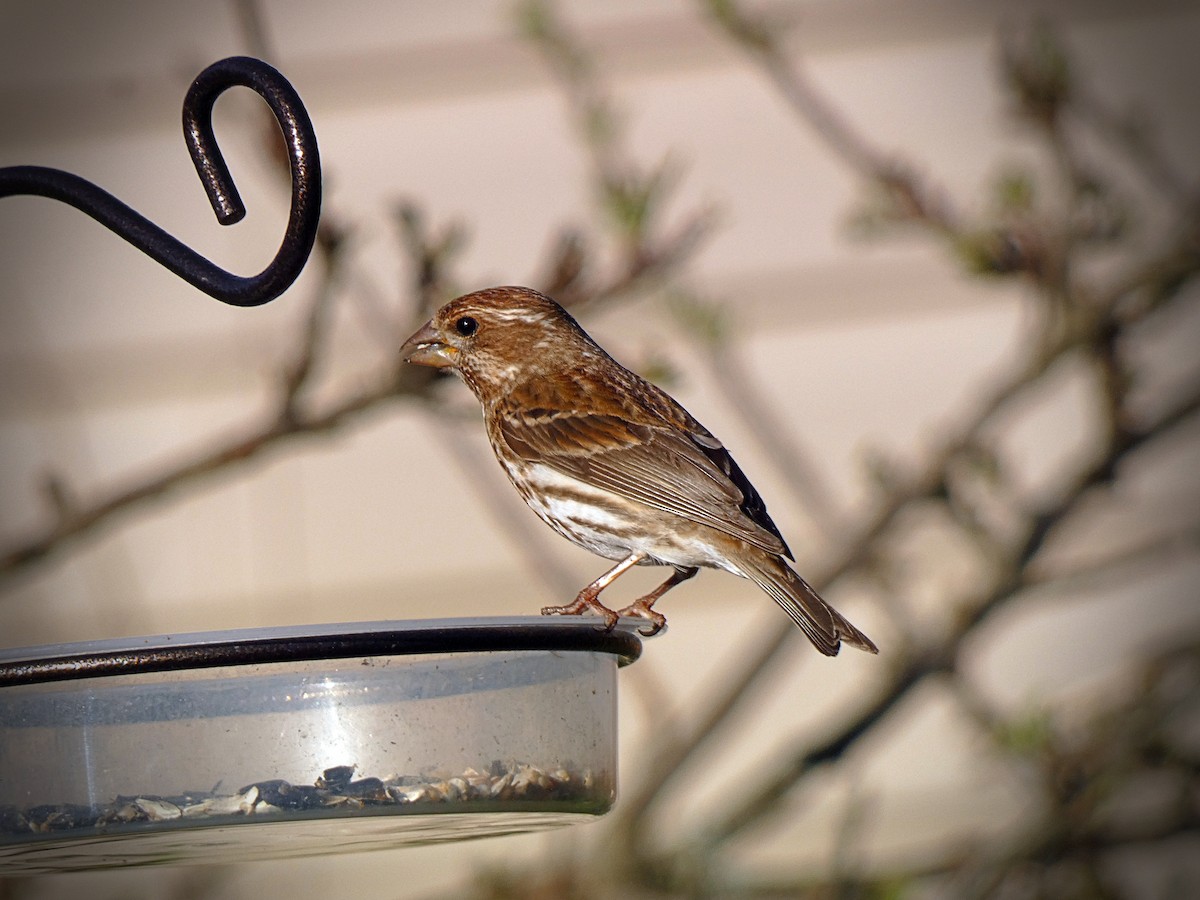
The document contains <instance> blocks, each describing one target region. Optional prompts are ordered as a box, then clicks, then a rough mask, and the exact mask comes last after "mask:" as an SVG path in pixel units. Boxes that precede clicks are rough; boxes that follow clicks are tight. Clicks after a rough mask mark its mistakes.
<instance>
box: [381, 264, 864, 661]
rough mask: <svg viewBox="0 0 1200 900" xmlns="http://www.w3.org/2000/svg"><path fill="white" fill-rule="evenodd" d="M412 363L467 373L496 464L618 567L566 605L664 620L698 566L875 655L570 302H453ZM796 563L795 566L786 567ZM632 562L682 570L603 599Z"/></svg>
mask: <svg viewBox="0 0 1200 900" xmlns="http://www.w3.org/2000/svg"><path fill="white" fill-rule="evenodd" d="M400 352H401V354H402V356H403V358H404V359H405V360H407V361H408V362H410V363H415V364H417V365H422V366H433V367H436V368H448V369H452V370H454V371H455V372H457V373H458V375H459V376H460V377H461V378H462V380H463V381H464V382H466V384H467V386H468V387H469V388H470V389H471V390H472V392H474V394H475V396H476V397H477V398H478V399H479V402H480V404H481V405H482V407H483V419H484V422H485V424H486V426H487V434H488V438H489V439H490V440H491V443H492V449H493V450H494V451H495V453H496V459H498V460H499V461H500V465H501V466H502V467H503V469H504V471H505V473H507V475H508V477H509V480H510V481H512V483H513V485H514V486H515V487H516V489H517V491H518V492H520V494H521V497H522V498H523V499H524V500H525V502H526V503H527V504H528V505H529V507H530V508H531V509H532V510H533V511H534V512H535V513H537V515H538V516H539V517H540V518H541V519H542V521H544V522H545V523H546V524H547V525H549V526H550V527H551V528H553V529H554V530H555V531H557V532H558V533H559V534H561V535H562V536H563V537H565V538H567V539H568V540H570V541H573V542H574V543H576V544H578V545H579V546H581V547H584V548H586V549H588V550H590V551H592V552H593V553H595V554H597V555H599V556H602V557H605V558H606V559H612V560H617V564H616V565H615V566H613V567H612V568H611V569H609V570H608V571H607V572H605V573H604V574H603V575H601V576H600V577H599V578H597V579H596V580H595V581H593V582H592V583H591V584H589V585H588V586H587V587H585V588H584V589H583V590H582V591H580V592H579V596H578V597H576V598H575V600H574V602H572V603H568V604H566V605H565V606H547V607H545V608H544V609H542V614H543V615H556V614H557V615H581V614H583V613H588V612H591V613H596V614H598V615H600V616H603V618H604V624H605V626H606V627H607V628H610V629H611V628H612V627H613V626H614V625H615V624H616V622H617V618H618V616H637V617H640V618H643V619H647V620H649V622H650V628H651V629H652V630H651V631H648V632H645V633H647V634H653V633H655V632H657V631H658V630H659V629H661V628H662V626H663V625H664V624H665V623H666V619H665V618H664V617H663V615H662V614H661V613H659V612H657V611H656V610H654V609H653V606H654V603H655V601H657V600H658V599H659V598H660V597H661V596H662V595H663V594H665V593H666V592H667V591H669V590H670V589H671V588H673V587H674V586H675V585H677V584H679V583H680V582H682V581H686V580H687V579H689V578H691V577H692V576H693V575H695V574H696V572H697V571H699V567H700V566H708V567H711V568H717V569H725V570H726V571H729V572H732V573H733V574H735V575H740V576H741V577H743V578H748V579H750V580H751V581H753V582H754V583H755V584H757V585H758V586H759V587H760V588H762V589H763V590H764V591H766V592H767V594H769V595H770V597H771V599H773V600H774V601H775V602H776V603H778V604H779V605H780V606H781V607H783V610H784V612H786V613H787V614H788V615H789V616H791V617H792V619H793V620H794V621H795V623H796V624H797V625H799V626H800V627H801V628H802V629H804V633H805V634H806V635H808V637H809V639H810V640H811V641H812V642H813V644H814V645H815V646H816V648H817V649H818V650H820V651H821V652H822V653H824V654H826V655H828V656H834V655H836V654H837V652H838V649H839V647H840V646H841V643H842V642H843V641H845V642H846V643H847V644H850V645H851V646H853V647H858V648H859V649H861V650H868V651H870V652H872V653H876V652H878V651H877V649H876V647H875V645H874V644H873V643H871V640H870V638H868V637H867V636H866V635H864V634H863V633H862V632H861V631H859V630H858V629H857V628H855V627H854V626H853V625H851V624H850V623H849V622H848V621H847V620H846V619H845V618H844V617H843V616H842V615H841V614H840V613H838V612H837V610H835V609H833V608H832V607H831V606H829V604H827V603H826V602H825V601H824V600H822V599H821V598H820V597H819V596H818V595H817V593H816V591H814V590H813V589H812V588H811V587H810V586H809V585H808V583H807V582H806V581H805V580H804V579H803V578H801V577H800V576H799V575H797V574H796V573H795V572H794V571H792V569H791V567H790V566H789V565H788V564H787V560H788V559H793V557H792V553H791V551H790V550H789V549H788V546H787V544H786V543H785V542H784V540H783V536H782V535H781V534H780V533H779V529H778V528H776V527H775V523H774V522H772V521H771V517H770V516H769V515H767V508H766V505H765V504H764V503H763V500H762V498H761V497H760V496H759V495H758V491H756V490H755V489H754V486H753V485H751V484H750V482H749V480H748V479H747V478H746V476H745V475H744V474H742V470H741V469H740V468H738V465H737V463H736V462H734V461H733V458H732V457H731V456H730V455H729V453H728V451H726V449H725V447H724V446H722V444H721V442H720V441H719V440H717V439H716V438H715V437H713V435H712V433H711V432H710V431H709V430H708V429H707V428H705V427H704V426H703V425H701V424H700V423H699V422H697V421H696V420H695V419H694V418H693V417H692V416H691V415H690V414H689V413H688V412H687V410H685V409H684V408H683V407H682V406H680V405H679V404H678V403H676V402H675V401H674V400H673V399H672V398H671V397H670V396H668V395H667V394H666V393H665V392H664V391H662V390H660V389H659V388H657V387H655V386H654V385H653V384H651V383H650V382H648V381H646V380H645V379H643V378H641V377H639V376H638V375H635V374H634V373H633V372H631V371H629V370H628V369H626V368H625V367H624V366H622V365H621V364H620V363H618V362H617V361H616V360H614V359H613V358H612V357H611V356H609V355H608V354H607V353H605V352H604V350H602V349H601V348H600V346H599V345H598V344H597V343H596V342H595V341H593V340H592V339H591V338H590V337H588V335H587V334H586V333H585V332H584V330H583V329H582V328H581V327H580V326H579V324H578V323H577V322H576V321H575V320H574V319H573V318H572V317H571V316H570V314H569V313H567V311H566V310H564V309H563V308H562V307H561V306H559V305H558V304H557V303H555V302H554V301H553V300H551V299H550V298H549V297H545V296H543V295H542V294H539V293H538V292H537V291H534V290H531V289H530V288H523V287H498V288H490V289H488V290H483V291H476V292H475V293H472V294H467V295H466V296H463V297H459V298H458V299H457V300H452V301H450V302H449V303H447V304H446V305H445V306H443V307H442V308H441V309H440V310H438V312H437V314H436V315H434V317H433V318H432V319H430V320H429V322H428V323H427V324H426V325H425V326H424V327H422V328H421V329H420V330H419V331H418V332H417V333H416V334H414V335H413V336H412V337H410V338H409V339H408V340H407V341H405V343H404V346H403V347H402V348H401V350H400ZM785 557H786V559H785ZM635 565H660V566H671V567H672V568H673V569H674V572H673V573H672V574H671V577H670V578H668V579H667V580H666V581H664V582H663V583H662V584H661V585H660V586H659V587H657V588H655V589H654V590H653V591H651V592H650V593H648V594H646V596H644V597H641V598H639V599H638V600H636V601H634V602H633V603H632V604H630V605H629V606H626V607H625V608H624V609H622V610H620V611H614V610H612V609H609V608H608V607H607V606H605V605H603V604H602V603H601V602H600V599H599V597H600V593H601V591H603V590H604V589H605V588H606V587H608V585H610V584H611V583H612V582H613V581H614V580H615V579H616V578H617V577H618V576H620V575H621V574H622V573H623V572H625V571H627V570H628V569H629V568H631V567H632V566H635Z"/></svg>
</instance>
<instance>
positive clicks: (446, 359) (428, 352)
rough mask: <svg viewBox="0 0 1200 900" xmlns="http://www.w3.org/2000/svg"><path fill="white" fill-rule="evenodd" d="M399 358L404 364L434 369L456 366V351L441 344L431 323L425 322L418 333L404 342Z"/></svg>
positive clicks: (447, 345) (439, 337)
mask: <svg viewBox="0 0 1200 900" xmlns="http://www.w3.org/2000/svg"><path fill="white" fill-rule="evenodd" d="M400 356H401V358H402V359H403V360H404V361H405V362H409V363H413V364H414V365H417V366H431V367H433V368H435V369H445V368H449V367H452V366H456V365H458V359H457V357H458V350H456V349H455V348H454V347H451V346H450V345H449V344H446V343H443V342H442V340H441V335H440V334H438V332H437V330H436V329H435V328H434V327H433V322H432V321H429V322H426V323H425V324H424V325H423V326H421V330H420V331H418V332H417V333H416V334H414V335H413V336H412V337H410V338H409V339H408V340H407V341H405V342H404V346H402V347H401V348H400Z"/></svg>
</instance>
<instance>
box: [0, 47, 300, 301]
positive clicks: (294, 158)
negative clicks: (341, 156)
mask: <svg viewBox="0 0 1200 900" xmlns="http://www.w3.org/2000/svg"><path fill="white" fill-rule="evenodd" d="M236 86H240V87H248V88H250V89H252V90H253V91H255V92H256V93H258V95H259V96H261V97H262V98H263V99H264V100H265V101H266V102H267V105H268V106H270V107H271V111H272V112H273V113H274V114H275V118H276V120H277V121H278V122H279V126H280V128H282V129H283V136H284V140H285V141H286V143H287V154H288V164H289V166H290V168H291V175H292V205H291V210H290V211H289V213H288V223H287V230H286V231H285V232H284V235H283V243H282V244H280V247H279V251H278V252H277V253H276V254H275V258H274V259H273V260H272V261H271V263H270V264H269V265H268V266H267V267H266V268H265V269H263V270H262V271H261V272H259V273H258V274H257V275H254V276H251V277H244V276H241V275H234V274H233V273H231V272H227V271H226V270H224V269H222V268H221V267H220V266H218V265H216V264H215V263H212V262H210V261H209V260H207V259H205V258H204V257H203V256H201V255H200V254H199V253H197V252H196V251H195V250H193V249H192V248H190V247H188V246H186V245H185V244H183V243H181V242H180V241H179V240H177V239H176V238H174V237H172V236H171V235H169V234H167V232H165V231H163V230H162V229H161V228H159V227H158V226H157V225H155V224H154V223H153V222H151V221H150V220H148V219H146V218H145V217H144V216H142V215H141V214H140V213H138V212H136V211H135V210H133V209H131V208H130V207H129V206H127V205H125V204H124V203H122V202H121V201H120V200H118V199H117V198H116V197H114V196H113V195H112V194H110V193H108V192H107V191H105V190H102V189H101V188H99V187H97V186H96V185H94V184H92V183H91V182H90V181H86V180H84V179H83V178H80V177H79V176H78V175H73V174H71V173H70V172H63V171H62V170H60V169H50V168H46V167H44V166H10V167H8V168H2V169H0V197H10V196H14V195H17V194H34V195H37V196H40V197H48V198H50V199H52V200H59V201H61V202H63V203H66V204H69V205H70V206H73V207H75V208H76V209H78V210H80V211H82V212H85V213H87V214H88V215H89V216H91V217H92V218H93V219H95V220H96V221H97V222H99V223H100V224H101V225H103V226H104V227H105V228H108V229H109V230H110V231H114V232H116V233H117V234H119V235H120V236H121V237H123V238H124V239H125V240H127V241H129V243H131V244H133V245H134V246H135V247H137V248H138V249H139V250H141V251H142V252H143V253H145V254H146V255H147V256H150V257H151V258H152V259H155V260H157V261H158V262H159V263H161V264H162V265H164V266H166V267H167V268H168V269H170V270H171V271H172V272H174V273H175V274H176V275H178V276H179V277H180V278H182V279H184V280H185V281H187V282H188V283H189V284H192V285H194V286H196V287H198V288H199V289H200V290H202V291H204V292H205V293H206V294H209V295H211V296H213V297H216V298H217V299H218V300H220V301H222V302H223V303H229V304H231V305H233V306H260V305H262V304H263V303H267V302H268V301H270V300H274V299H275V298H276V297H278V296H279V295H280V294H282V293H283V292H284V291H285V290H287V288H288V287H289V286H290V285H291V283H292V282H293V281H295V280H296V277H297V276H298V275H299V274H300V270H301V269H303V268H304V264H305V262H307V260H308V255H309V253H310V252H311V251H312V248H313V242H314V241H315V240H316V237H317V225H318V222H319V220H320V215H321V161H320V157H319V155H318V153H317V136H316V133H315V132H314V131H313V126H312V122H311V121H310V120H309V117H308V112H307V111H306V110H305V108H304V104H303V103H302V102H301V100H300V96H299V95H298V94H297V93H296V91H295V89H294V88H293V87H292V86H291V84H290V83H289V82H288V81H287V79H286V78H284V77H283V76H282V75H281V74H280V73H279V72H278V71H276V70H275V69H274V68H273V67H271V66H269V65H267V63H265V62H263V61H262V60H260V59H253V58H251V57H248V56H232V57H229V58H228V59H223V60H220V61H219V62H216V63H213V64H212V65H211V66H209V67H208V68H207V69H205V70H204V71H203V72H201V73H200V74H199V75H197V76H196V80H195V81H193V82H192V86H191V88H190V89H189V90H188V93H187V97H186V98H185V99H184V101H183V133H184V139H185V140H186V141H187V145H188V152H189V153H190V154H191V156H192V162H193V163H195V166H196V172H197V173H198V174H199V175H200V180H201V181H202V182H203V183H204V188H205V190H206V191H207V192H208V199H209V202H210V203H212V207H213V211H214V212H215V213H216V215H217V220H218V221H219V222H220V223H221V224H222V225H232V224H233V223H234V222H238V221H240V220H241V219H242V217H243V216H245V214H246V208H245V206H243V205H242V200H241V197H240V196H238V192H237V188H236V187H235V186H234V184H233V178H232V177H231V176H230V174H229V167H228V166H227V165H226V164H225V158H224V157H223V156H222V155H221V150H220V148H219V147H218V146H217V140H216V137H215V136H214V135H213V129H212V109H213V104H214V103H216V100H217V97H219V96H220V95H221V94H223V93H224V92H225V91H226V90H228V89H229V88H231V87H236Z"/></svg>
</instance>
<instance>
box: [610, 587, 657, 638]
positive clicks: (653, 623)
mask: <svg viewBox="0 0 1200 900" xmlns="http://www.w3.org/2000/svg"><path fill="white" fill-rule="evenodd" d="M657 599H658V597H657V596H656V595H654V594H649V595H647V596H645V597H642V598H641V599H640V600H634V601H633V602H632V603H630V604H629V605H628V606H627V607H625V608H624V609H622V610H620V611H619V612H618V613H617V615H618V616H630V617H632V618H638V619H648V620H649V621H650V630H649V631H645V630H643V629H641V628H639V629H638V634H640V635H641V636H642V637H653V636H654V635H656V634H658V633H659V632H660V631H662V630H663V626H664V625H666V624H667V617H666V616H664V615H663V614H662V613H659V612H655V611H654V610H652V609H651V608H650V607H651V605H652V604H653V603H654V601H655V600H657Z"/></svg>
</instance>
